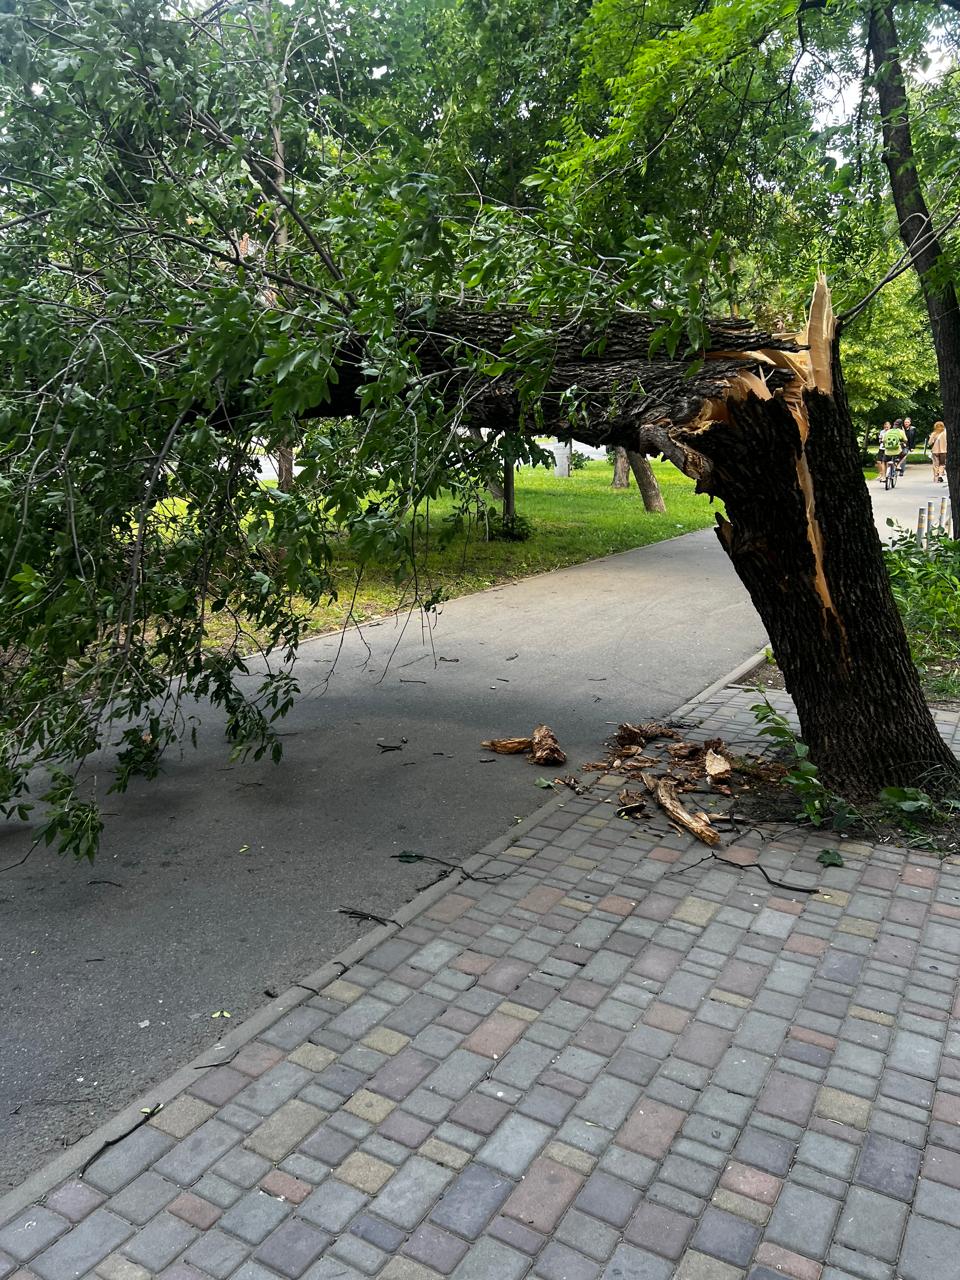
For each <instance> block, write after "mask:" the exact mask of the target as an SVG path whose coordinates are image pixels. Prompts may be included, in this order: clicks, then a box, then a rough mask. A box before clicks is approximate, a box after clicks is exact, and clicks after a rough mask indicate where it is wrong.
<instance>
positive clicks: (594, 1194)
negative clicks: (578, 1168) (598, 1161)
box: [574, 1171, 641, 1227]
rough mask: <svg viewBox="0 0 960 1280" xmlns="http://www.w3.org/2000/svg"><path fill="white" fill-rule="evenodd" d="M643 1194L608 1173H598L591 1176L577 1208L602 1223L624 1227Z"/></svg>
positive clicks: (579, 1198) (578, 1199) (576, 1204)
mask: <svg viewBox="0 0 960 1280" xmlns="http://www.w3.org/2000/svg"><path fill="white" fill-rule="evenodd" d="M640 1196H641V1193H640V1192H639V1191H638V1190H637V1189H636V1188H635V1187H632V1186H630V1185H629V1183H626V1182H623V1181H621V1180H620V1179H619V1178H615V1177H613V1176H611V1175H610V1174H608V1173H605V1172H602V1171H598V1172H596V1173H593V1174H591V1176H590V1177H589V1178H588V1179H587V1181H586V1183H585V1184H584V1187H583V1189H582V1191H581V1192H580V1194H579V1195H578V1196H577V1199H576V1201H575V1202H574V1203H575V1207H576V1208H577V1209H579V1210H580V1211H581V1212H583V1213H589V1214H591V1215H592V1216H593V1217H595V1218H599V1219H600V1221H601V1222H606V1223H609V1224H610V1225H611V1226H614V1227H624V1226H625V1225H626V1224H627V1222H628V1221H629V1219H630V1217H631V1216H632V1214H633V1212H634V1210H635V1209H636V1207H637V1205H638V1204H639V1202H640Z"/></svg>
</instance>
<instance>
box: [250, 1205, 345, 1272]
mask: <svg viewBox="0 0 960 1280" xmlns="http://www.w3.org/2000/svg"><path fill="white" fill-rule="evenodd" d="M329 1243H330V1236H329V1235H327V1233H326V1232H325V1231H320V1230H318V1228H316V1227H314V1226H311V1225H310V1223H308V1222H302V1221H300V1219H298V1218H290V1219H288V1220H287V1221H286V1222H283V1223H281V1225H280V1226H279V1227H278V1228H277V1230H276V1231H274V1232H273V1234H272V1235H270V1236H268V1237H267V1239H266V1240H264V1242H263V1244H261V1246H260V1248H259V1249H258V1250H257V1252H256V1253H255V1254H254V1257H255V1258H256V1260H257V1261H258V1262H262V1263H263V1264H264V1265H265V1266H268V1267H271V1268H272V1269H273V1270H274V1271H279V1272H280V1274H281V1275H282V1276H288V1277H291V1278H292V1277H297V1276H301V1275H303V1273H304V1271H306V1269H307V1267H309V1266H310V1264H311V1262H315V1261H316V1260H317V1258H319V1257H320V1254H321V1253H323V1251H324V1249H326V1247H327V1245H328V1244H329Z"/></svg>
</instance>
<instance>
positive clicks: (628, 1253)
mask: <svg viewBox="0 0 960 1280" xmlns="http://www.w3.org/2000/svg"><path fill="white" fill-rule="evenodd" d="M672 1276H673V1264H672V1263H670V1262H667V1260H666V1259H665V1258H658V1257H657V1256H656V1254H653V1253H648V1252H647V1251H646V1249H637V1248H635V1247H634V1246H633V1245H632V1244H622V1245H620V1246H619V1247H618V1248H617V1251H616V1253H614V1255H613V1257H612V1258H611V1259H610V1261H609V1263H608V1264H607V1267H606V1269H605V1270H604V1272H603V1277H604V1280H671V1277H672Z"/></svg>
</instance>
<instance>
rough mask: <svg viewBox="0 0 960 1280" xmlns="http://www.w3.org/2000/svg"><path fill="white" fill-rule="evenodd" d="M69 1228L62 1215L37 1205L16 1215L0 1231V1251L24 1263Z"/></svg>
mask: <svg viewBox="0 0 960 1280" xmlns="http://www.w3.org/2000/svg"><path fill="white" fill-rule="evenodd" d="M69 1226H70V1222H69V1220H68V1219H67V1218H64V1217H63V1216H62V1214H59V1213H53V1212H52V1211H51V1210H50V1209H46V1208H44V1207H43V1206H42V1205H38V1206H35V1207H33V1208H31V1209H27V1210H25V1211H24V1212H23V1213H21V1214H18V1216H17V1217H16V1218H14V1219H13V1221H12V1222H8V1223H7V1225H6V1226H5V1227H4V1228H3V1230H2V1231H0V1249H2V1250H3V1251H4V1253H8V1254H9V1255H10V1257H11V1258H16V1260H17V1261H18V1262H25V1261H26V1260H27V1259H28V1258H32V1257H33V1255H34V1254H35V1253H39V1252H40V1250H41V1249H45V1248H46V1247H47V1246H48V1245H50V1244H53V1242H54V1240H56V1239H57V1238H58V1237H59V1236H62V1235H63V1233H64V1232H65V1231H66V1230H67V1229H68V1228H69Z"/></svg>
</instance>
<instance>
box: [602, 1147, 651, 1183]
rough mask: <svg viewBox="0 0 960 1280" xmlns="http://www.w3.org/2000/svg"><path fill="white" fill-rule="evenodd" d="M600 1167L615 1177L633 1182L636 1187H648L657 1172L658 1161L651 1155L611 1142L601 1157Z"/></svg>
mask: <svg viewBox="0 0 960 1280" xmlns="http://www.w3.org/2000/svg"><path fill="white" fill-rule="evenodd" d="M600 1168H601V1169H603V1171H604V1172H605V1173H610V1174H612V1175H613V1176H614V1177H615V1178H622V1179H623V1181H624V1182H631V1183H633V1185H634V1186H636V1187H646V1186H647V1185H648V1184H649V1183H651V1182H652V1181H653V1178H654V1176H655V1174H656V1172H657V1162H656V1161H655V1160H651V1159H650V1157H649V1156H641V1155H638V1154H637V1153H636V1152H634V1151H625V1150H624V1148H623V1147H618V1146H615V1145H613V1144H611V1145H610V1146H608V1147H607V1149H606V1151H604V1153H603V1155H602V1156H601V1157H600Z"/></svg>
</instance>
